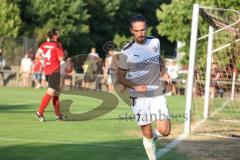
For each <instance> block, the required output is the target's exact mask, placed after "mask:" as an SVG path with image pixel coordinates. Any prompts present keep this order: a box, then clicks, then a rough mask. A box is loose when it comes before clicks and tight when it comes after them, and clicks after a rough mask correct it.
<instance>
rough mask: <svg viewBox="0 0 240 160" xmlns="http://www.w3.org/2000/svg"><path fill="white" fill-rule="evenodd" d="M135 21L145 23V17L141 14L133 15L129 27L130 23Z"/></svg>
mask: <svg viewBox="0 0 240 160" xmlns="http://www.w3.org/2000/svg"><path fill="white" fill-rule="evenodd" d="M135 22H145V24H146V25H147V22H146V18H145V17H144V16H143V15H141V14H137V15H134V16H133V17H132V18H131V21H130V27H132V24H133V23H135Z"/></svg>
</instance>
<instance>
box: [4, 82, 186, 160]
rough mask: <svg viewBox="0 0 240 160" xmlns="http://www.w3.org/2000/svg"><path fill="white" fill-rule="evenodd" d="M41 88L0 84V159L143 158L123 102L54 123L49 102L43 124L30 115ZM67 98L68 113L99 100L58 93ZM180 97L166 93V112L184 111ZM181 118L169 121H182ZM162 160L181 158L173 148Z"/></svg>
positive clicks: (179, 112)
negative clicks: (93, 116) (97, 113)
mask: <svg viewBox="0 0 240 160" xmlns="http://www.w3.org/2000/svg"><path fill="white" fill-rule="evenodd" d="M44 92H45V90H35V89H22V88H18V89H16V88H4V87H1V88H0V127H1V128H0V159H1V160H20V159H24V160H40V159H41V160H42V159H44V160H48V159H49V160H50V159H51V160H52V159H58V160H75V159H86V160H98V159H101V160H102V159H103V160H112V159H114V160H128V159H129V160H130V159H131V160H132V159H134V160H145V159H146V154H145V151H144V148H143V146H142V136H141V133H140V130H139V128H138V126H137V125H136V122H135V120H130V119H122V118H121V115H124V114H131V113H132V112H131V109H130V107H129V106H127V105H126V104H125V103H124V102H123V101H121V100H120V101H119V104H118V106H117V107H116V108H115V109H114V110H113V111H111V112H109V113H107V114H105V115H103V116H101V117H98V118H96V119H92V120H88V121H66V122H59V121H55V116H54V113H53V109H52V108H53V107H52V104H50V105H49V106H48V108H47V109H46V114H45V117H46V119H47V121H46V122H44V123H41V122H39V121H38V120H37V119H36V118H35V117H34V114H35V112H36V110H37V108H38V105H39V103H40V101H41V98H42V96H43V95H44ZM60 99H61V100H63V99H71V100H73V104H72V107H71V112H73V113H79V112H84V111H89V110H91V109H92V106H97V105H99V104H100V103H101V100H99V99H94V98H88V97H83V96H77V95H75V96H72V95H61V98H60ZM184 100H185V98H184V97H181V96H174V97H168V104H169V109H170V111H171V113H172V114H173V115H174V116H175V115H178V114H180V115H183V114H184ZM182 122H183V119H181V118H180V120H179V119H173V123H174V124H181V123H182ZM164 159H166V160H168V159H169V160H170V159H176V160H186V158H184V156H181V155H179V154H178V153H176V152H175V151H172V152H170V153H169V154H167V155H166V156H165V157H164Z"/></svg>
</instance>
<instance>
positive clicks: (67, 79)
mask: <svg viewBox="0 0 240 160" xmlns="http://www.w3.org/2000/svg"><path fill="white" fill-rule="evenodd" d="M64 71H65V75H64V85H66V86H70V87H71V86H72V76H73V74H74V73H75V71H74V66H73V63H72V61H71V58H67V60H66V63H65V68H64Z"/></svg>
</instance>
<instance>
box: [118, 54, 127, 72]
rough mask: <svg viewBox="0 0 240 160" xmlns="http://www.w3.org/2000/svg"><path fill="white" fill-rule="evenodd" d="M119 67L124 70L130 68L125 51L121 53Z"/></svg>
mask: <svg viewBox="0 0 240 160" xmlns="http://www.w3.org/2000/svg"><path fill="white" fill-rule="evenodd" d="M118 56H119V60H118V68H119V69H122V70H128V69H129V68H128V66H129V65H128V62H127V56H126V55H125V54H123V53H121V54H119V55H118Z"/></svg>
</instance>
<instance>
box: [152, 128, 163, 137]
mask: <svg viewBox="0 0 240 160" xmlns="http://www.w3.org/2000/svg"><path fill="white" fill-rule="evenodd" d="M158 137H162V135H161V133H159V132H158V130H157V129H155V130H154V131H153V139H158Z"/></svg>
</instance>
